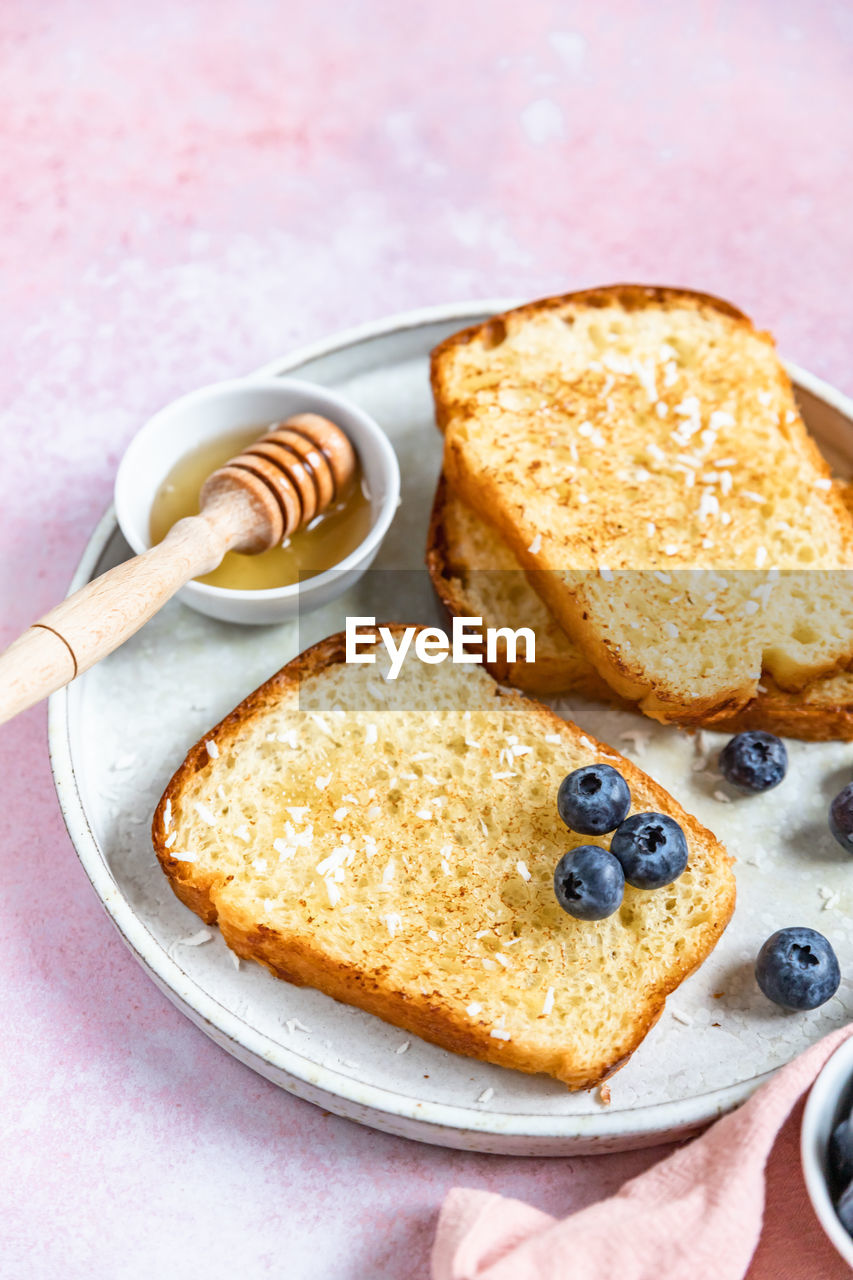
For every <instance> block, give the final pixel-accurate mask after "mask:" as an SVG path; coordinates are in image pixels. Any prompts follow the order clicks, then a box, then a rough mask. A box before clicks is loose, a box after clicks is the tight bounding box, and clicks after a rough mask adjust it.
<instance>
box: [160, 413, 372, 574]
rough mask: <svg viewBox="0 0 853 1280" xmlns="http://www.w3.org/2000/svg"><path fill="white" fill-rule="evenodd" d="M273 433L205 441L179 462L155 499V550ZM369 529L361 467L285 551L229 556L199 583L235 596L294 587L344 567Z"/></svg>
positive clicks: (251, 431) (248, 432)
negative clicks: (218, 478) (209, 487)
mask: <svg viewBox="0 0 853 1280" xmlns="http://www.w3.org/2000/svg"><path fill="white" fill-rule="evenodd" d="M271 429H272V428H271V425H268V426H260V427H243V428H241V429H240V430H239V431H232V432H230V433H229V434H228V435H222V436H217V438H216V439H215V440H206V441H205V442H204V443H203V444H201V445H198V446H197V448H195V449H192V450H190V452H189V453H186V454H184V456H183V457H182V458H179V460H178V461H177V462H176V463H175V465H174V466H173V467H172V469H171V471H170V472H169V473H168V475H167V476H166V478H165V480H164V481H163V483H162V484H161V485H160V488H159V489H158V490H157V493H156V494H155V496H154V502H153V504H152V507H151V516H150V521H149V528H150V532H151V542H152V544H155V543H158V542H161V541H162V539H163V538H165V536H166V534H167V533H168V532H169V530H170V529H171V527H172V525H173V524H176V523H177V521H178V520H182V519H183V518H184V516H196V515H198V511H199V504H198V495H199V493H200V491H201V487H202V485H203V484H204V482H205V480H206V479H207V477H208V476H209V475H210V474H211V472H212V471H215V470H216V469H217V467H221V466H223V465H224V464H225V463H226V462H228V461H229V459H231V458H233V457H235V456H236V455H237V454H239V453H241V452H242V451H243V450H244V449H245V448H247V447H248V446H249V445H250V444H253V443H254V442H255V441H256V440H257V439H258V438H259V437H260V436H262V435H264V433H265V432H266V431H269V430H271ZM370 525H371V512H370V502H369V501H368V499H367V497H366V495H365V491H364V484H363V480H362V475H361V469H360V468H359V467H358V466H356V470H355V473H354V474H353V477H352V479H351V480H350V481H349V483H348V484H347V486H346V488H345V489H344V490H343V491H342V492H341V493H337V494H335V497H334V499H333V500H332V502H330V504H329V506H328V507H327V508H326V510H325V511H323V512H321V514H320V515H318V516H315V517H314V519H313V520H312V521H310V523H309V524H307V525H306V526H305V528H304V529H299V530H297V532H296V533H293V534H291V535H290V537H289V538H285V540H284V542H283V543H282V544H281V546H278V547H272V548H271V549H270V550H269V551H262V552H260V554H259V555H254V556H246V555H241V554H240V553H239V552H237V551H229V552H228V553H227V554H226V556H225V558H224V560H223V561H222V563H221V564H220V565H219V567H218V568H216V569H214V570H213V571H212V573H206V574H205V575H204V577H203V578H197V579H196V581H197V582H206V583H209V584H210V586H212V587H228V588H229V589H230V590H232V591H263V590H265V589H267V588H270V587H287V586H291V585H292V584H293V583H295V582H299V581H300V579H304V578H312V577H314V575H315V574H318V573H323V571H324V570H326V569H332V568H334V566H335V565H336V564H340V562H341V560H344V559H345V558H346V557H347V556H348V555H349V554H350V552H351V551H355V549H356V547H357V546H359V544H360V543H362V542H363V541H364V539H365V538H366V537H367V535H368V533H369V532H370Z"/></svg>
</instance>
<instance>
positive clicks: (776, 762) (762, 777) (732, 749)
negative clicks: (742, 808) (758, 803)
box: [720, 729, 788, 791]
mask: <svg viewBox="0 0 853 1280" xmlns="http://www.w3.org/2000/svg"><path fill="white" fill-rule="evenodd" d="M787 768H788V753H787V751H786V750H785V744H784V742H783V741H782V739H781V738H777V737H776V735H775V734H772V733H762V732H761V730H760V729H756V730H752V731H750V732H749V733H739V734H737V736H736V737H734V738H732V739H731V741H730V742H727V743H726V745H725V746H724V747H723V749H722V751H721V752H720V771H721V773H722V775H723V777H724V778H725V780H726V782H730V783H731V784H732V786H733V787H737V789H738V790H739V791H769V790H770V788H771V787H778V785H779V783H780V782H781V781H782V779H783V778H784V776H785V773H786V771H787Z"/></svg>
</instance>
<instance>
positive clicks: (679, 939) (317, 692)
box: [152, 628, 735, 1089]
mask: <svg viewBox="0 0 853 1280" xmlns="http://www.w3.org/2000/svg"><path fill="white" fill-rule="evenodd" d="M394 632H395V634H396V635H399V632H400V628H395V629H394ZM376 656H377V661H376V664H375V665H373V666H362V665H359V666H355V665H352V664H350V665H347V664H346V662H345V660H344V658H345V648H344V637H343V636H342V635H338V636H332V637H331V638H330V639H328V640H325V641H323V642H322V643H321V644H318V645H316V646H315V647H314V648H312V649H309V650H307V651H306V652H305V653H303V654H302V655H301V656H300V657H298V658H296V659H295V660H294V661H293V662H291V663H290V664H289V665H288V666H286V667H285V668H284V669H283V670H282V671H280V672H279V673H278V674H277V675H275V676H274V677H273V678H272V679H271V680H269V681H267V683H266V684H264V685H262V686H261V688H260V689H258V690H257V691H256V692H255V693H253V694H251V695H250V696H249V697H248V698H247V699H246V700H245V702H243V703H241V705H240V706H239V707H237V709H236V710H235V711H233V712H232V713H231V714H230V715H229V716H227V717H226V718H225V719H224V720H223V721H222V722H221V723H220V724H219V725H217V726H216V728H214V729H213V730H212V731H211V732H210V733H209V734H208V735H206V738H205V739H204V740H203V741H202V742H200V743H198V744H197V745H196V746H195V747H194V748H193V749H192V750H191V751H190V753H189V755H188V756H187V758H186V760H185V761H184V763H183V764H182V765H181V767H180V768H179V769H178V771H177V773H176V774H175V775H174V777H173V778H172V780H171V782H170V783H169V785H168V787H167V789H166V791H165V793H164V795H163V798H162V799H161V801H160V803H159V805H158V807H157V811H156V813H155V815H154V821H153V827H152V835H153V841H154V847H155V849H156V852H157V856H158V858H159V860H160V863H161V865H162V867H163V870H164V872H165V873H166V875H167V876H168V878H169V880H170V882H171V884H172V888H173V889H174V891H175V893H176V894H177V895H178V897H179V898H180V899H181V901H182V902H184V903H185V904H186V905H187V906H188V907H190V908H191V910H193V911H194V912H196V914H197V915H199V916H200V917H201V918H202V919H203V920H204V921H205V922H206V923H207V924H214V923H218V924H219V927H220V929H221V930H222V933H223V936H224V938H225V941H226V942H227V944H228V945H229V947H231V948H232V949H233V950H234V951H235V952H236V953H237V955H239V956H241V957H243V958H244V959H247V960H256V961H257V962H258V963H260V964H262V965H264V966H266V968H267V969H269V970H270V972H272V973H273V974H275V975H277V976H278V977H280V978H283V979H285V980H286V981H288V982H293V983H297V984H299V985H306V984H307V985H310V986H313V987H316V988H318V989H319V990H321V991H324V992H326V993H327V994H328V995H330V996H333V997H335V998H336V999H338V1000H342V1001H345V1002H347V1003H349V1004H352V1005H356V1006H358V1007H359V1008H361V1009H365V1010H367V1011H368V1012H370V1013H373V1014H376V1015H378V1016H379V1017H380V1018H383V1019H385V1020H386V1021H387V1022H391V1023H393V1024H394V1025H396V1026H399V1027H402V1028H404V1029H405V1030H407V1031H409V1032H413V1033H414V1034H416V1035H419V1036H422V1037H423V1038H424V1039H426V1040H430V1041H432V1042H433V1043H435V1044H438V1045H441V1046H442V1047H444V1048H446V1049H451V1050H453V1051H454V1052H456V1053H462V1054H467V1055H469V1056H471V1057H476V1058H481V1059H483V1060H485V1061H488V1062H493V1063H498V1064H499V1065H503V1066H508V1067H514V1068H516V1069H518V1070H521V1071H528V1072H547V1073H548V1074H550V1075H552V1076H555V1077H557V1078H558V1079H559V1080H562V1081H563V1082H564V1083H565V1084H567V1085H568V1086H569V1087H570V1088H572V1089H580V1088H586V1087H589V1086H591V1085H594V1084H595V1083H597V1082H598V1081H600V1080H602V1079H604V1078H605V1077H606V1076H607V1075H608V1074H609V1073H611V1072H612V1071H614V1070H616V1069H617V1068H618V1067H619V1066H621V1065H622V1064H623V1063H624V1062H625V1060H626V1059H627V1058H628V1057H629V1055H630V1054H631V1053H633V1051H634V1050H635V1049H636V1048H637V1046H638V1045H639V1044H640V1042H641V1040H642V1039H643V1037H644V1036H645V1035H646V1033H647V1032H648V1030H649V1028H650V1027H651V1026H652V1025H653V1024H654V1022H655V1021H656V1019H657V1018H658V1017H659V1015H660V1013H661V1011H662V1009H663V1007H664V1001H665V999H666V997H667V995H668V994H669V993H670V992H671V991H673V990H674V989H675V987H677V986H678V984H679V983H680V982H681V981H682V980H683V979H684V978H685V977H686V976H687V975H688V974H689V973H690V972H691V971H692V970H693V969H695V968H696V967H697V966H698V965H699V964H700V963H701V962H702V960H703V959H704V958H705V956H706V955H707V954H708V952H709V951H710V950H711V948H712V947H713V946H714V943H715V942H716V940H717V938H718V937H719V936H720V933H721V932H722V930H723V928H724V927H725V925H726V923H727V921H728V919H729V917H730V915H731V912H732V910H733V907H734V897H735V886H734V877H733V874H732V871H731V865H730V864H731V859H730V858H729V856H728V854H727V853H726V851H725V849H724V848H723V847H722V845H721V844H719V842H718V841H717V840H716V839H715V838H714V836H713V835H712V834H711V832H710V831H707V830H706V829H705V828H704V827H702V826H700V825H699V823H698V822H697V821H696V820H695V819H694V818H692V817H691V816H689V815H688V814H687V813H685V812H684V810H683V809H682V808H681V807H680V806H679V805H678V804H677V803H676V802H675V801H674V800H673V799H672V798H671V797H670V796H669V795H667V793H666V792H665V791H664V790H663V788H662V787H660V786H659V785H658V784H657V783H655V782H653V781H652V780H651V779H650V778H648V777H647V776H646V775H645V774H643V773H642V772H641V771H640V770H639V769H637V768H636V766H634V765H633V764H631V763H630V762H629V761H627V760H625V759H623V758H622V757H621V756H619V755H618V754H617V753H616V752H614V751H611V750H610V748H609V747H605V746H603V745H602V744H600V743H598V742H595V741H593V740H592V739H590V738H589V737H587V736H586V735H585V734H583V733H582V732H581V731H580V730H579V729H578V728H577V727H576V726H575V725H573V724H569V723H566V722H565V721H563V720H561V719H559V718H558V717H557V716H556V715H554V714H553V713H552V712H551V711H549V710H548V709H547V708H546V707H543V706H541V705H540V704H538V703H535V702H531V701H528V700H527V699H525V698H523V697H522V696H521V695H519V694H517V693H511V692H507V691H505V690H501V689H500V688H499V687H498V685H496V684H495V682H494V681H493V680H492V679H491V677H490V676H489V675H488V674H487V673H486V672H485V671H484V670H483V669H482V667H477V666H474V667H470V666H461V665H452V664H450V663H449V662H445V663H444V664H443V665H441V666H426V665H423V664H421V663H420V662H418V661H417V660H416V659H414V660H411V661H408V660H407V662H406V663H404V666H403V671H402V673H401V675H400V677H399V678H398V680H397V681H395V682H392V681H390V680H387V679H385V678H384V676H385V675H386V674H387V668H388V663H387V657H386V654H385V650H384V649H382V650H381V652H380V651H379V650H378V648H377V650H376ZM424 705H425V706H427V707H429V708H430V709H428V710H416V709H413V708H415V707H417V706H424ZM315 708H319V710H318V709H315ZM596 760H606V761H608V762H609V763H612V764H613V765H614V766H615V767H616V768H618V769H619V770H621V772H622V773H623V775H624V777H625V778H626V780H627V782H628V784H629V786H630V788H631V793H632V799H633V808H634V809H637V810H658V811H662V812H665V813H668V814H671V815H672V817H673V818H675V820H676V821H677V822H679V823H680V824H681V825H682V827H683V829H684V832H685V834H686V836H687V840H688V845H689V849H690V860H689V865H688V868H687V870H686V872H685V873H684V875H683V876H681V877H680V878H679V879H678V880H677V881H676V882H675V883H674V884H673V885H671V886H669V887H668V888H666V889H663V890H660V891H658V892H654V893H643V892H641V891H639V890H636V889H632V888H627V889H626V895H625V900H624V903H623V906H622V908H621V909H620V911H619V912H617V913H616V914H615V915H613V916H611V917H610V918H609V919H607V920H603V921H600V922H597V923H594V924H590V923H581V922H580V921H576V920H573V919H572V918H571V917H569V916H567V915H566V914H564V913H563V912H562V911H561V910H560V908H559V906H558V905H557V902H556V899H555V897H554V891H553V886H552V877H553V872H554V867H555V865H556V863H557V861H558V860H559V858H560V856H561V855H562V854H563V853H564V852H565V850H566V849H567V847H569V846H570V845H573V844H580V843H582V842H584V841H588V840H589V837H580V836H574V835H571V834H570V833H569V832H567V831H566V829H565V827H564V826H563V825H562V823H561V822H560V820H559V818H558V816H557V810H556V794H557V788H558V785H559V783H560V781H561V779H562V778H563V776H564V775H565V774H566V773H568V772H569V771H570V770H572V769H575V768H577V767H579V766H580V765H583V764H589V763H592V762H593V761H596ZM602 840H604V841H605V842H606V838H605V837H603V838H602Z"/></svg>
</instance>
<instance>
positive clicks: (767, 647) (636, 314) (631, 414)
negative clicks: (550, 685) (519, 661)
mask: <svg viewBox="0 0 853 1280" xmlns="http://www.w3.org/2000/svg"><path fill="white" fill-rule="evenodd" d="M432 385H433V392H434V397H435V402H436V411H437V419H438V423H439V426H440V427H441V428H442V430H443V431H444V433H445V455H444V466H445V471H446V473H447V476H448V479H449V481H450V483H451V485H452V487H453V488H454V490H455V491H456V492H457V493H458V494H459V495H460V496H461V497H462V498H463V500H464V501H465V502H466V503H467V504H468V505H469V506H470V507H472V508H473V509H474V510H475V511H477V512H478V513H479V514H480V515H482V516H484V517H485V518H487V519H488V520H490V521H491V522H492V523H493V524H494V525H495V526H496V527H497V529H498V531H499V532H500V534H501V536H502V537H503V539H504V540H505V542H506V543H507V544H508V546H509V547H510V549H511V550H512V551H513V553H514V554H515V556H516V557H517V559H518V560H519V562H520V563H521V565H522V566H523V567H524V568H525V569H526V570H528V572H529V573H531V574H534V575H535V576H536V582H535V585H536V589H537V592H538V593H539V595H540V596H541V597H542V598H543V599H544V600H545V601H546V603H547V604H548V606H549V608H550V609H551V612H552V613H553V614H554V616H555V617H556V619H557V621H558V622H559V624H560V626H561V627H562V628H563V630H564V631H565V632H566V633H567V634H568V635H569V636H570V637H571V638H572V640H573V641H574V642H575V644H576V645H577V646H578V648H579V649H580V650H581V652H582V653H583V654H584V655H585V657H586V658H587V660H588V661H589V663H590V664H591V665H592V666H593V667H594V668H595V670H596V671H597V672H598V674H599V675H600V676H601V677H602V678H604V679H605V680H606V681H607V683H608V684H609V685H610V686H611V687H612V688H613V689H614V690H615V691H616V692H617V693H618V694H619V695H620V696H622V697H623V698H625V699H627V700H629V701H635V702H639V703H640V705H641V707H642V709H643V710H645V711H646V712H647V713H648V714H650V715H653V716H655V717H656V718H658V719H661V720H679V721H681V722H691V721H695V722H699V721H701V720H702V719H704V718H706V717H707V716H708V715H710V714H721V713H733V712H735V711H737V710H738V709H739V708H740V707H741V706H743V705H744V704H745V703H747V702H748V701H749V700H750V699H752V698H753V697H755V695H756V693H757V684H758V681H759V679H760V675H761V671H762V669H765V670H766V671H767V672H768V673H769V674H770V675H771V677H772V678H773V679H774V680H775V682H776V683H777V684H778V685H780V686H781V687H783V688H785V689H788V690H796V689H799V688H802V687H803V686H804V685H805V684H807V683H809V682H810V681H811V680H813V679H815V678H817V677H818V676H821V675H825V674H827V675H828V674H834V673H835V672H837V671H839V670H842V669H845V668H846V667H847V666H849V665H850V664H851V662H853V583H851V581H850V577H851V575H850V573H849V569H850V568H851V566H853V522H852V521H851V518H850V515H849V513H848V511H847V510H846V508H845V505H844V503H843V502H842V500H841V498H840V497H839V495H838V493H837V492H836V491H835V490H834V488H833V486H832V483H831V478H830V475H829V469H828V467H827V464H826V463H825V462H824V460H823V458H822V457H821V455H820V453H819V452H818V450H817V447H816V446H815V444H814V442H813V441H812V440H811V438H810V437H809V435H808V432H807V431H806V429H805V427H804V425H803V422H802V420H801V418H800V415H799V412H798V410H797V406H796V402H795V400H794V397H793V393H792V390H791V386H790V383H789V380H788V378H787V375H786V374H785V371H784V369H783V367H782V365H781V363H780V361H779V360H778V358H777V356H776V353H775V350H774V347H773V343H772V340H771V338H770V337H769V335H767V334H764V333H760V332H758V331H757V330H755V329H754V328H753V326H752V325H751V323H750V322H749V320H748V319H747V318H746V317H745V316H744V315H742V314H741V313H740V312H738V311H737V310H736V309H735V308H733V307H731V306H729V305H728V304H727V303H723V302H720V301H719V300H717V299H714V298H711V297H708V296H707V295H704V294H695V293H688V292H685V291H683V290H674V289H661V288H650V287H643V286H633V285H617V286H612V287H610V288H605V289H598V290H590V291H587V292H585V293H579V294H571V295H567V296H565V297H561V298H550V299H546V300H544V301H542V302H538V303H533V304H530V305H528V306H526V307H521V308H519V309H517V310H514V311H510V312H507V313H506V314H504V315H502V316H498V317H495V318H494V319H492V320H490V321H489V322H487V323H485V324H481V325H477V326H474V327H473V328H470V329H467V330H464V331H463V332H462V333H460V334H457V335H455V336H453V337H451V338H448V339H447V340H446V341H445V342H443V343H442V344H441V345H440V346H439V347H437V348H436V350H435V351H434V352H433V358H432ZM779 570H784V571H785V572H784V573H782V574H781V575H779V572H778V571H779ZM756 601H757V602H758V603H757V604H756Z"/></svg>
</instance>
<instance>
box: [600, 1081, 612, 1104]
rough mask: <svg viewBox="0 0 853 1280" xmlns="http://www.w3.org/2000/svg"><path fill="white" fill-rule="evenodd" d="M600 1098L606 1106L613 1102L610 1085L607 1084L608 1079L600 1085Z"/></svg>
mask: <svg viewBox="0 0 853 1280" xmlns="http://www.w3.org/2000/svg"><path fill="white" fill-rule="evenodd" d="M598 1099H599V1101H600V1102H601V1104H602V1105H603V1106H605V1107H609V1106H610V1102H611V1093H610V1085H609V1084H607V1082H606V1081H605V1083H604V1084H600V1085H599V1086H598Z"/></svg>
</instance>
